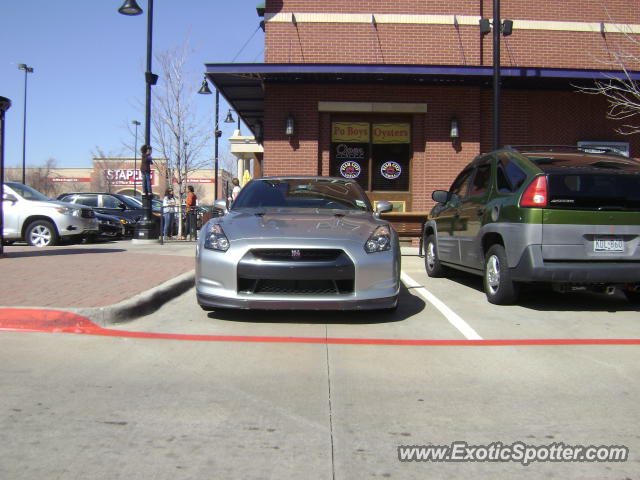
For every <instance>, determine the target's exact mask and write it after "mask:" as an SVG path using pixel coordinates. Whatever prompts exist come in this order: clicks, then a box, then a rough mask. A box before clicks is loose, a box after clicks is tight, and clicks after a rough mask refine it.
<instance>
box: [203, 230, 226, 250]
mask: <svg viewBox="0 0 640 480" xmlns="http://www.w3.org/2000/svg"><path fill="white" fill-rule="evenodd" d="M229 245H230V243H229V239H228V238H227V236H226V235H225V234H224V230H222V227H221V226H220V225H218V224H213V225H212V226H211V227H210V228H209V231H208V232H207V233H206V236H205V239H204V248H208V249H209V250H219V251H221V252H226V251H227V250H229Z"/></svg>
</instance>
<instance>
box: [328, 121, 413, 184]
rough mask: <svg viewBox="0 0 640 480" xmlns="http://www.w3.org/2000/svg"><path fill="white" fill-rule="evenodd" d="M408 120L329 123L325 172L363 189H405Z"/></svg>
mask: <svg viewBox="0 0 640 480" xmlns="http://www.w3.org/2000/svg"><path fill="white" fill-rule="evenodd" d="M410 159H411V127H410V124H409V123H374V122H332V123H331V156H330V168H329V173H330V174H331V175H332V176H337V177H344V178H351V179H354V180H356V181H357V182H358V183H359V184H360V186H361V187H362V188H363V189H364V190H366V191H369V192H371V191H385V192H390V191H393V192H407V191H409V166H410Z"/></svg>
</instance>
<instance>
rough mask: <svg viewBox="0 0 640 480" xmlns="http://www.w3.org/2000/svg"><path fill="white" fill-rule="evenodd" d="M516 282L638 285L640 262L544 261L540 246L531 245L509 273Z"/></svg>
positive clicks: (639, 280)
mask: <svg viewBox="0 0 640 480" xmlns="http://www.w3.org/2000/svg"><path fill="white" fill-rule="evenodd" d="M510 273H511V279H512V280H514V281H517V282H558V283H637V282H640V261H635V262H624V261H617V262H607V261H590V262H574V261H571V262H569V261H566V262H563V261H552V262H550V261H544V259H543V258H542V250H541V248H540V245H529V246H528V247H527V248H526V249H525V251H524V252H523V254H522V256H521V257H520V261H519V262H518V265H517V266H516V267H514V268H512V269H511V270H510Z"/></svg>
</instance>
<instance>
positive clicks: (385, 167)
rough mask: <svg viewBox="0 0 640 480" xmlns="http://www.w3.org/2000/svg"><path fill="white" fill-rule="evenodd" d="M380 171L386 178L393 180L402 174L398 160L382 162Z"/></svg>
mask: <svg viewBox="0 0 640 480" xmlns="http://www.w3.org/2000/svg"><path fill="white" fill-rule="evenodd" d="M380 173H381V174H382V176H383V177H384V178H386V179H387V180H395V179H396V178H398V177H399V176H400V175H401V174H402V167H401V166H400V164H399V163H398V162H384V163H383V164H382V166H381V167H380Z"/></svg>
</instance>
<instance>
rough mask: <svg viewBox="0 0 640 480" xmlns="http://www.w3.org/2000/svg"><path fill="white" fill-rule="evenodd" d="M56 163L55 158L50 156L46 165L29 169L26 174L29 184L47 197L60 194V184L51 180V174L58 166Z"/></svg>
mask: <svg viewBox="0 0 640 480" xmlns="http://www.w3.org/2000/svg"><path fill="white" fill-rule="evenodd" d="M56 163H57V162H56V160H55V159H54V158H49V159H48V160H47V161H46V162H44V165H41V166H39V167H36V168H30V169H29V170H27V172H26V175H25V176H26V182H27V185H29V186H31V187H33V188H35V189H36V190H38V191H39V192H40V193H42V194H44V195H46V196H47V197H51V198H55V197H56V196H57V194H58V186H57V185H56V184H55V183H54V182H53V181H52V180H51V174H52V173H53V170H54V169H55V168H56Z"/></svg>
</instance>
